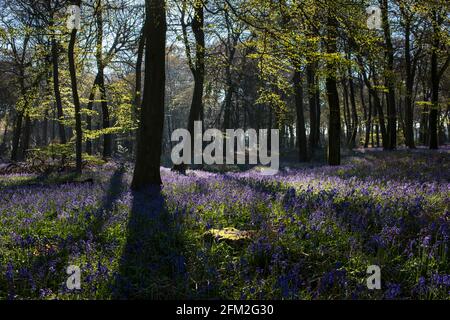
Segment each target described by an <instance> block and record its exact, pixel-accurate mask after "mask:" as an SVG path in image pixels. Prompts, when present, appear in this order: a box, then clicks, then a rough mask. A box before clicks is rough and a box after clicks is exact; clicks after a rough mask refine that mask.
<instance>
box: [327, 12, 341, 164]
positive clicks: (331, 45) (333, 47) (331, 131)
mask: <svg viewBox="0 0 450 320" xmlns="http://www.w3.org/2000/svg"><path fill="white" fill-rule="evenodd" d="M328 10H331V9H330V8H329V9H328ZM327 20H328V21H327V35H328V39H327V53H330V54H334V53H336V51H337V43H336V38H337V26H338V21H337V20H336V18H335V17H334V15H333V13H332V12H328V18H327ZM327 71H328V72H327V77H326V88H327V96H328V105H329V109H330V115H329V128H328V164H329V165H340V163H341V142H340V136H341V115H340V108H339V94H338V90H337V81H336V76H335V73H336V72H335V71H336V66H335V65H334V64H333V62H328V64H327Z"/></svg>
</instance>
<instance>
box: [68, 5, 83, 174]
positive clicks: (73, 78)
mask: <svg viewBox="0 0 450 320" xmlns="http://www.w3.org/2000/svg"><path fill="white" fill-rule="evenodd" d="M72 4H74V5H78V6H80V5H81V1H80V0H75V1H72ZM76 39H77V29H73V30H72V31H71V34H70V41H69V49H68V59H69V72H70V82H71V86H72V98H73V105H74V108H75V157H76V172H77V173H79V174H81V171H82V155H81V153H82V134H83V133H82V129H81V115H80V98H79V95H78V85H77V70H76V66H75V53H74V51H75V42H76Z"/></svg>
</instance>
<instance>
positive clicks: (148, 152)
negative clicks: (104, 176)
mask: <svg viewBox="0 0 450 320" xmlns="http://www.w3.org/2000/svg"><path fill="white" fill-rule="evenodd" d="M145 3H146V18H145V20H146V22H145V23H146V28H147V31H146V40H145V43H146V50H145V79H144V96H143V101H142V107H141V112H140V126H139V131H138V138H137V154H136V164H135V168H134V173H133V181H132V184H131V187H132V189H134V190H141V189H143V188H145V187H147V186H151V185H161V183H162V182H161V174H160V162H161V148H162V139H163V125H164V96H165V74H166V70H165V54H166V29H167V23H166V7H165V1H164V0H146V2H145Z"/></svg>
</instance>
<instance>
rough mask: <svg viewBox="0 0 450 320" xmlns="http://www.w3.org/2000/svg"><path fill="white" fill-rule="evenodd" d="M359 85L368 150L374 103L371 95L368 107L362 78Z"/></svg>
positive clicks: (365, 140) (365, 142)
mask: <svg viewBox="0 0 450 320" xmlns="http://www.w3.org/2000/svg"><path fill="white" fill-rule="evenodd" d="M359 85H360V89H359V90H360V96H361V106H362V108H363V111H364V121H365V123H366V128H365V137H364V148H368V147H369V139H370V131H371V127H372V101H371V99H370V95H369V105H368V106H367V105H366V100H365V99H364V82H363V80H362V79H361V78H360V81H359Z"/></svg>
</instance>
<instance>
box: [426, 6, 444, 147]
mask: <svg viewBox="0 0 450 320" xmlns="http://www.w3.org/2000/svg"><path fill="white" fill-rule="evenodd" d="M431 14H432V17H433V21H432V22H433V23H432V24H433V47H432V50H431V107H430V114H429V120H428V131H429V134H430V138H429V144H430V149H438V148H439V143H438V115H439V114H438V110H439V82H440V77H439V70H438V51H439V47H440V35H439V33H440V32H441V30H440V14H439V13H438V10H437V9H434V10H433V12H432V13H431Z"/></svg>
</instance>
